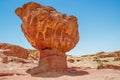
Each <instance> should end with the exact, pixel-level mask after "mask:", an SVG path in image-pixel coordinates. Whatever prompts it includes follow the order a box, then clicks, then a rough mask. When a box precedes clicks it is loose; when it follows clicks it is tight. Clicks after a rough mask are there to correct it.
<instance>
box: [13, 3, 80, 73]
mask: <svg viewBox="0 0 120 80" xmlns="http://www.w3.org/2000/svg"><path fill="white" fill-rule="evenodd" d="M15 12H16V14H17V15H18V16H19V17H20V18H21V19H22V22H23V23H22V26H21V28H22V31H23V33H24V35H25V37H26V38H27V39H28V41H29V42H30V43H31V45H32V46H33V47H35V48H36V49H38V50H39V51H40V63H41V62H42V63H44V64H45V65H46V67H47V69H48V71H51V70H53V71H64V70H65V69H66V68H67V63H66V55H65V52H67V51H70V50H71V49H72V48H74V47H75V45H76V44H77V42H78V40H79V35H78V24H77V19H76V17H74V16H67V15H66V14H62V13H60V12H57V11H56V10H55V9H54V8H53V7H50V6H42V5H40V4H38V3H35V2H29V3H27V4H24V5H23V6H22V8H17V9H16V11H15ZM60 67H61V69H59V68H60Z"/></svg>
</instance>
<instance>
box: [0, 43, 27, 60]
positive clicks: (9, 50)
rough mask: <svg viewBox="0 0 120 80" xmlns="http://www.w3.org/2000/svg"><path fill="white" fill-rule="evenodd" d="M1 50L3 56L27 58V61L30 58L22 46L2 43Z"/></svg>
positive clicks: (0, 44)
mask: <svg viewBox="0 0 120 80" xmlns="http://www.w3.org/2000/svg"><path fill="white" fill-rule="evenodd" d="M0 49H1V50H2V52H3V54H5V55H7V56H15V57H19V58H25V59H26V58H27V57H28V51H27V49H24V48H22V47H20V46H16V45H11V44H6V43H0Z"/></svg>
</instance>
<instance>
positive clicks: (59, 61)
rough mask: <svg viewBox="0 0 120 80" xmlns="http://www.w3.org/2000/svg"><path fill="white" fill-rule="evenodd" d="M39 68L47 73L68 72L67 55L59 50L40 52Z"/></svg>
mask: <svg viewBox="0 0 120 80" xmlns="http://www.w3.org/2000/svg"><path fill="white" fill-rule="evenodd" d="M39 60H40V61H39V66H41V65H42V66H43V65H44V67H45V68H46V70H47V71H53V72H54V71H55V72H64V71H66V70H67V62H66V55H65V53H64V52H60V51H59V50H57V49H45V50H41V51H40V59H39Z"/></svg>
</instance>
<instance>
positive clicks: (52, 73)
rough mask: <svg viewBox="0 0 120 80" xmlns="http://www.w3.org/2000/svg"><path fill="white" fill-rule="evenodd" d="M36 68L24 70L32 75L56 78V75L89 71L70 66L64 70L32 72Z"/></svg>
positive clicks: (83, 73)
mask: <svg viewBox="0 0 120 80" xmlns="http://www.w3.org/2000/svg"><path fill="white" fill-rule="evenodd" d="M35 70H36V68H33V69H31V70H27V71H26V72H27V73H29V74H31V76H33V77H44V78H53V77H54V78H56V77H61V76H64V75H68V76H83V75H88V74H89V73H88V72H87V71H85V70H82V69H81V68H80V67H71V68H68V69H67V71H66V72H44V73H43V72H42V73H41V72H38V73H33V72H34V71H35Z"/></svg>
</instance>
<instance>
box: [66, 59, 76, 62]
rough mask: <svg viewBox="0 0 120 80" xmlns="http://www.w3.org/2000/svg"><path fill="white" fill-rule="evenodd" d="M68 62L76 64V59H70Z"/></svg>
mask: <svg viewBox="0 0 120 80" xmlns="http://www.w3.org/2000/svg"><path fill="white" fill-rule="evenodd" d="M67 61H68V62H70V63H74V62H75V60H74V59H68V60H67Z"/></svg>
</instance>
